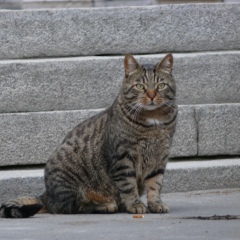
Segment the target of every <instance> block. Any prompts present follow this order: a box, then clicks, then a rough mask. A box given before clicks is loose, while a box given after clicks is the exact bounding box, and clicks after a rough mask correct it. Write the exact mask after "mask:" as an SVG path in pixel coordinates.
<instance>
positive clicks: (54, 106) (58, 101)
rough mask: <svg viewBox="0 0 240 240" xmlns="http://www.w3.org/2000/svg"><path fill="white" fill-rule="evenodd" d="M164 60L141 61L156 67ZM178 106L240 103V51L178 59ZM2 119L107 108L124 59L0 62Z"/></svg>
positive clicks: (148, 58) (177, 56)
mask: <svg viewBox="0 0 240 240" xmlns="http://www.w3.org/2000/svg"><path fill="white" fill-rule="evenodd" d="M163 56H164V55H162V54H160V55H159V54H156V55H139V56H136V58H137V59H138V60H139V62H141V63H153V64H157V63H158V62H159V61H160V60H161V59H162V57H163ZM174 59H175V63H174V76H175V79H176V81H177V87H178V96H177V101H178V103H179V104H185V105H187V104H205V103H207V104H212V103H237V102H240V94H239V92H240V81H239V76H240V68H239V66H240V51H220V52H204V53H188V54H174ZM0 72H1V75H0V89H1V94H0V113H9V112H35V111H53V110H61V111H62V110H79V109H92V108H93V109H97V108H106V107H107V106H109V105H110V104H111V103H112V102H113V100H114V99H115V98H116V96H117V94H118V92H119V89H120V85H121V82H122V79H123V76H124V70H123V56H116V57H109V56H108V57H76V58H58V59H54V58H51V59H39V60H2V61H0Z"/></svg>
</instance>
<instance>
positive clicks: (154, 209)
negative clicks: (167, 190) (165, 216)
mask: <svg viewBox="0 0 240 240" xmlns="http://www.w3.org/2000/svg"><path fill="white" fill-rule="evenodd" d="M148 208H149V211H150V212H151V213H168V212H169V207H168V206H167V205H166V204H164V203H159V202H150V203H148Z"/></svg>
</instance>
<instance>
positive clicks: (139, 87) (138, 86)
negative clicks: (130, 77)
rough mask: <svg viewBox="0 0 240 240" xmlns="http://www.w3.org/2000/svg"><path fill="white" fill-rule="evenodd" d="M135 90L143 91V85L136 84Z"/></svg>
mask: <svg viewBox="0 0 240 240" xmlns="http://www.w3.org/2000/svg"><path fill="white" fill-rule="evenodd" d="M136 88H137V89H139V90H144V89H145V86H144V85H143V84H136Z"/></svg>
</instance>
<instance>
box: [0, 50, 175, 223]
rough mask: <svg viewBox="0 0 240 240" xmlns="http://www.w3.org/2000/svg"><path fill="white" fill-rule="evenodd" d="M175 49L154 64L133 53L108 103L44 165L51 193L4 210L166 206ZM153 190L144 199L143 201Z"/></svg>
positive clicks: (23, 213) (28, 212)
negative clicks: (144, 62)
mask: <svg viewBox="0 0 240 240" xmlns="http://www.w3.org/2000/svg"><path fill="white" fill-rule="evenodd" d="M172 66H173V57H172V55H171V54H168V55H166V57H165V58H164V59H163V60H162V61H161V62H160V63H159V64H157V65H156V66H153V65H140V64H139V63H138V62H137V61H136V60H135V58H134V57H133V56H132V55H130V54H128V55H126V56H125V59H124V68H125V77H124V80H123V84H122V89H121V91H120V94H119V95H118V97H117V98H116V100H115V101H114V103H113V104H112V106H111V107H110V108H108V109H107V110H105V111H103V112H101V113H99V114H98V115H96V116H93V117H91V118H89V119H87V120H85V121H83V122H82V123H80V124H79V125H78V126H76V127H75V128H74V129H73V130H72V131H71V132H70V133H69V134H68V135H67V136H66V138H65V139H64V141H63V142H62V144H61V145H60V146H59V147H58V148H57V149H56V151H55V152H54V153H53V154H52V155H51V156H50V158H49V160H48V162H47V164H46V167H45V185H46V192H45V193H44V194H43V195H41V196H40V197H39V198H28V197H25V198H17V199H15V200H11V201H8V202H6V203H4V204H3V205H2V206H1V209H0V214H1V217H12V218H18V217H29V216H32V215H33V214H35V213H37V212H39V210H41V211H47V212H49V213H66V214H71V213H93V212H100V213H113V212H118V211H126V212H129V213H145V212H147V211H150V212H153V213H160V212H168V210H169V209H168V207H167V205H165V204H163V203H162V201H161V195H160V193H161V189H162V183H163V175H164V171H165V167H166V164H167V159H168V154H169V150H170V147H171V143H172V138H173V134H174V131H175V125H176V119H177V106H176V104H175V94H176V84H175V80H174V78H173V76H172ZM144 189H145V190H146V191H147V203H148V206H146V205H145V204H144V203H143V202H141V200H140V196H141V194H142V193H143V191H144Z"/></svg>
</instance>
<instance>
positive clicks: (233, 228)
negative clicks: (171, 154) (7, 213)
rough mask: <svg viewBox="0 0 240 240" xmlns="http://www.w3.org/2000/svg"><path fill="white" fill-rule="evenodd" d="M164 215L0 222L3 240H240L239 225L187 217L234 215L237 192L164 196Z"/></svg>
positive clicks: (238, 206)
mask: <svg viewBox="0 0 240 240" xmlns="http://www.w3.org/2000/svg"><path fill="white" fill-rule="evenodd" d="M163 200H164V202H166V203H168V204H169V206H170V207H171V211H170V213H168V214H144V218H133V215H131V214H104V215H100V214H86V215H85V214H84V215H51V214H41V215H40V214H39V215H35V216H34V217H32V218H29V219H0V229H1V231H0V239H1V240H8V239H12V240H15V239H16V240H35V239H36V240H38V239H39V240H40V239H41V240H42V239H51V240H66V239H69V240H75V239H84V240H88V239H94V240H95V239H104V240H108V239H111V240H119V239H124V240H126V239H131V240H135V239H138V240H139V239H148V240H151V239H153V240H155V239H156V240H157V239H161V240H163V239H174V240H175V239H184V240H185V239H191V240H195V239H212V240H215V239H218V240H229V239H240V219H235V220H226V219H223V220H199V219H186V217H190V218H191V217H198V216H201V217H208V216H213V215H221V216H226V215H238V217H240V188H237V189H236V188H235V189H223V190H208V191H195V192H187V193H169V194H164V195H163Z"/></svg>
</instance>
